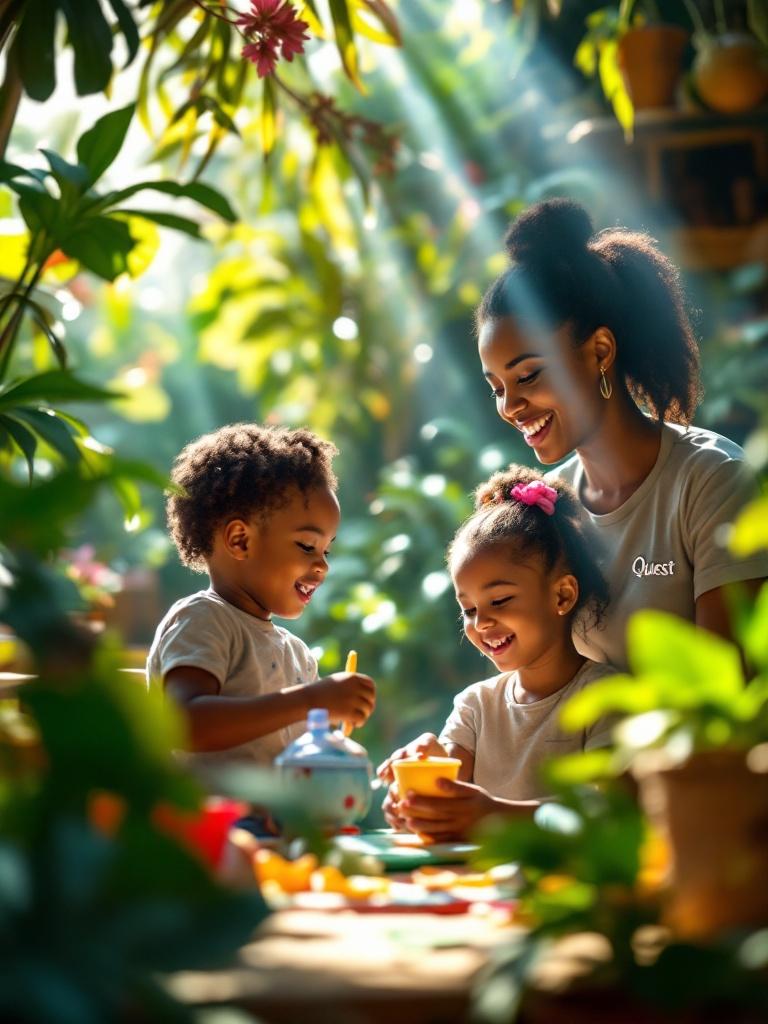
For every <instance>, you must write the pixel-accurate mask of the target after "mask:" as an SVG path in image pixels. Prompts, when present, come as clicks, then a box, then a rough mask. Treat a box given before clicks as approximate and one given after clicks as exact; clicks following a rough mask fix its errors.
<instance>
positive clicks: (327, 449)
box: [166, 423, 338, 572]
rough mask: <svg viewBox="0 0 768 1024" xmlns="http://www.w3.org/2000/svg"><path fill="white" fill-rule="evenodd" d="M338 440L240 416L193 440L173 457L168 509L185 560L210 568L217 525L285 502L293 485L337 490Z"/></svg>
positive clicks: (194, 566)
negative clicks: (239, 419) (242, 419)
mask: <svg viewBox="0 0 768 1024" xmlns="http://www.w3.org/2000/svg"><path fill="white" fill-rule="evenodd" d="M337 454H338V449H337V448H336V446H335V445H333V444H331V443H330V442H328V441H323V440H321V439H320V438H319V437H317V436H316V435H315V434H313V433H312V431H311V430H306V429H303V428H302V429H298V430H289V429H287V428H286V427H262V426H259V425H258V424H255V423H234V424H231V425H230V426H226V427H221V428H220V429H219V430H215V431H214V432H213V433H211V434H204V435H203V436H202V437H198V438H197V440H195V441H191V442H190V443H189V444H188V445H187V446H186V447H185V448H183V449H182V451H181V452H180V453H179V455H178V456H177V457H176V460H175V461H174V464H173V470H172V472H171V481H172V482H173V484H175V485H176V489H175V490H174V491H172V492H171V493H169V495H168V499H167V502H166V514H167V519H168V527H169V529H170V532H171V537H172V538H173V541H174V543H175V544H176V547H177V549H178V552H179V557H180V558H181V561H182V562H183V563H184V565H186V566H188V567H189V568H190V569H194V570H196V571H198V572H205V570H206V559H207V558H208V557H209V556H210V555H211V553H212V551H213V541H214V535H215V532H216V530H217V529H218V528H219V527H220V526H222V525H223V524H224V523H226V522H228V521H229V520H230V519H250V518H251V517H252V516H254V515H264V514H266V513H269V512H272V511H273V510H274V509H276V508H279V507H280V506H281V505H283V504H285V503H286V501H287V495H288V492H289V491H290V490H291V489H292V488H295V487H298V488H299V490H301V491H302V492H303V493H304V494H306V493H307V492H308V491H311V490H313V489H314V488H316V487H323V486H327V487H330V488H331V490H333V491H335V490H336V487H337V483H338V482H337V480H336V476H335V474H334V472H333V469H332V467H331V463H332V460H333V457H334V456H335V455H337Z"/></svg>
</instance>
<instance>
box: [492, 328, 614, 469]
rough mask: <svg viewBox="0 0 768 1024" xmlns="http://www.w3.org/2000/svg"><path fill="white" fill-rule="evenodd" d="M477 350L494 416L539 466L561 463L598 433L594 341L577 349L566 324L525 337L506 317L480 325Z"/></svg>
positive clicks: (600, 411)
mask: <svg viewBox="0 0 768 1024" xmlns="http://www.w3.org/2000/svg"><path fill="white" fill-rule="evenodd" d="M478 351H479V354H480V362H481V363H482V367H483V374H484V376H485V378H486V380H487V381H488V383H489V385H490V387H491V392H492V394H493V397H494V398H495V400H496V411H497V412H498V414H499V416H501V418H502V419H503V420H506V421H507V423H511V424H512V426H513V427H515V428H516V429H517V430H519V431H520V432H521V434H522V435H523V437H524V438H525V441H526V444H528V445H530V447H531V448H533V450H534V452H535V453H536V458H537V459H538V460H539V462H541V463H544V465H547V466H549V465H551V464H552V463H555V462H559V461H560V459H563V458H565V456H566V455H568V454H569V453H570V452H572V451H573V450H574V449H575V448H578V447H580V446H581V445H582V444H583V443H584V442H585V441H586V440H587V439H588V438H589V437H590V436H591V435H592V434H593V433H594V431H595V430H596V428H597V426H598V423H599V421H600V416H601V413H602V411H603V410H602V408H601V406H600V402H601V398H600V391H599V385H598V379H599V377H598V375H599V370H598V360H597V355H596V353H595V350H594V346H593V345H592V344H591V341H587V342H585V343H584V344H583V345H580V346H576V345H574V344H573V342H572V340H571V337H570V329H569V327H568V326H567V325H566V326H565V327H562V328H560V330H558V331H556V332H555V333H554V334H549V335H543V334H538V335H526V334H523V333H522V332H521V331H519V330H518V328H517V327H516V325H515V323H514V321H512V320H510V319H508V318H504V319H501V320H486V322H485V323H484V324H483V325H482V327H481V328H480V334H479V341H478Z"/></svg>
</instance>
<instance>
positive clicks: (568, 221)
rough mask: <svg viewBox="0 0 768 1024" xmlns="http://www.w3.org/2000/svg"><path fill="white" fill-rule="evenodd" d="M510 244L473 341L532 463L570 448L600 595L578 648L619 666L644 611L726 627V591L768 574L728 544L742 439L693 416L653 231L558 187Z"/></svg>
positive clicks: (566, 469)
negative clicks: (611, 217)
mask: <svg viewBox="0 0 768 1024" xmlns="http://www.w3.org/2000/svg"><path fill="white" fill-rule="evenodd" d="M506 247H507V252H508V254H509V258H510V266H509V268H508V269H507V270H505V271H504V272H503V273H502V274H501V276H500V277H499V278H498V279H497V280H496V281H495V282H494V283H493V284H492V285H491V286H490V288H489V289H488V291H487V293H486V295H485V297H484V298H483V301H482V303H481V304H480V307H479V309H478V311H477V314H476V322H477V336H478V353H479V356H480V363H481V366H482V372H483V375H484V377H485V379H486V381H487V382H488V384H489V385H490V389H491V395H492V399H493V401H494V402H495V403H496V410H497V412H498V414H499V416H501V418H502V419H503V420H505V421H506V422H507V423H509V424H510V426H511V427H513V428H514V429H515V430H517V431H519V432H520V433H521V434H522V435H523V438H524V440H525V442H526V444H528V445H529V446H530V447H531V449H532V450H533V452H534V453H535V455H536V458H537V459H538V460H539V462H540V463H542V464H543V465H545V466H553V465H554V464H556V463H558V462H560V461H561V460H563V459H565V458H566V457H568V456H571V458H569V459H568V461H567V462H566V463H565V464H564V465H561V466H559V467H558V468H557V469H556V470H553V471H552V475H555V474H556V475H557V476H559V477H561V478H562V479H564V480H567V481H568V483H570V484H571V486H572V487H573V488H574V490H575V491H576V493H577V495H578V497H579V500H580V502H581V504H582V506H583V509H584V516H585V518H586V519H587V520H588V521H589V523H590V526H591V527H592V530H593V534H594V535H595V536H596V537H597V538H598V543H599V545H600V550H601V551H602V552H603V556H602V558H603V561H602V563H601V567H602V568H603V571H604V573H605V576H606V579H607V582H608V587H609V593H610V602H611V603H610V607H609V610H608V613H607V615H606V618H605V622H604V624H603V625H604V628H603V629H601V630H596V629H595V628H594V626H590V627H589V628H588V629H587V632H586V634H585V636H584V637H579V638H578V641H577V642H578V645H579V649H580V650H581V651H582V652H583V653H584V654H586V655H588V656H589V657H590V658H594V659H595V660H597V661H609V662H611V663H613V664H614V665H616V666H618V667H620V668H623V667H625V666H626V625H627V621H628V619H629V617H630V616H631V615H632V613H633V612H635V611H636V610H638V609H640V608H657V609H661V610H664V611H668V612H672V613H673V614H675V615H679V616H680V617H681V618H684V619H688V620H689V621H691V622H695V623H696V624H697V625H699V626H703V627H704V628H706V629H710V630H712V631H714V632H716V633H720V634H722V635H726V636H728V635H729V633H730V622H729V616H728V610H727V601H726V598H725V595H724V588H725V587H726V586H727V585H729V584H732V583H735V582H744V581H760V580H762V579H763V578H764V577H766V576H768V553H765V552H762V553H759V554H756V555H754V556H752V557H751V558H747V559H744V560H740V559H737V558H735V557H734V556H733V555H731V554H730V553H729V551H728V549H727V547H726V546H725V542H724V537H725V536H726V534H727V527H728V524H729V523H731V522H732V521H733V520H734V518H735V517H736V516H737V515H738V513H739V512H740V510H741V509H742V508H743V506H744V505H745V504H746V503H747V502H748V501H749V500H750V498H751V497H752V496H753V495H754V493H755V490H756V487H755V479H754V474H753V473H751V472H750V470H749V468H748V467H747V466H746V464H745V462H744V453H743V452H742V450H741V448H739V447H738V445H736V444H734V443H733V442H732V441H729V440H728V439H727V438H725V437H721V436H720V435H718V434H715V433H713V432H712V431H710V430H704V429H702V428H701V427H695V426H692V425H691V420H692V418H693V415H694V412H695V410H696V406H697V404H698V401H699V399H700V397H701V384H700V380H699V352H698V348H697V345H696V339H695V338H694V335H693V331H692V329H691V325H690V322H689V320H688V316H687V314H686V309H685V303H684V297H683V292H682V289H681V287H680V281H679V275H678V272H677V269H676V268H675V266H674V265H673V264H672V263H671V262H670V261H669V260H668V259H667V257H666V256H664V255H663V253H661V252H660V251H659V249H658V247H657V246H656V243H655V242H654V240H653V239H652V238H650V237H649V236H648V235H645V234H641V233H638V232H635V231H628V230H627V229H625V228H610V229H607V230H605V231H600V232H598V233H596V234H595V233H593V230H592V224H591V222H590V219H589V215H588V214H587V212H586V211H585V210H584V209H583V208H582V207H580V206H578V205H577V204H576V203H573V202H569V201H567V200H564V199H553V200H547V201H545V202H543V203H539V204H537V205H536V206H533V207H531V208H530V209H529V210H526V211H525V213H523V214H522V215H521V216H520V217H518V218H517V220H516V221H515V222H514V223H513V224H512V226H511V227H510V229H509V231H508V233H507V237H506ZM758 585H759V583H757V582H753V583H752V584H751V586H752V587H754V588H755V589H756V588H757V586H758Z"/></svg>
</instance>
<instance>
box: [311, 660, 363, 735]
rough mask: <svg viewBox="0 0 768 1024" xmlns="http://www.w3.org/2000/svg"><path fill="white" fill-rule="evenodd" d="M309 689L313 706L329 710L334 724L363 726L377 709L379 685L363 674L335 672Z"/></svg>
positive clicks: (312, 684)
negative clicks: (347, 723)
mask: <svg viewBox="0 0 768 1024" xmlns="http://www.w3.org/2000/svg"><path fill="white" fill-rule="evenodd" d="M306 689H307V694H306V696H307V699H308V700H309V701H310V705H309V706H310V707H313V708H327V709H328V715H329V717H330V719H331V721H332V722H351V723H352V725H354V726H360V725H363V724H364V723H365V722H366V721H367V720H368V718H369V717H370V715H371V712H372V711H373V709H374V707H375V705H376V684H375V683H374V681H373V680H372V679H371V677H370V676H364V675H361V674H360V673H359V672H334V673H333V675H332V676H325V677H324V678H323V679H318V680H317V682H316V683H309V684H308V685H307V687H306Z"/></svg>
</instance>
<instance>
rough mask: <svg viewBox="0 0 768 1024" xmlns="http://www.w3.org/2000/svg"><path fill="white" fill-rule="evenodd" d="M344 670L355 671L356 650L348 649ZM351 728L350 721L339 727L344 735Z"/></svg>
mask: <svg viewBox="0 0 768 1024" xmlns="http://www.w3.org/2000/svg"><path fill="white" fill-rule="evenodd" d="M344 671H345V672H357V651H350V652H349V654H348V655H347V663H346V665H345V666H344ZM353 729H354V726H353V725H352V723H351V722H344V724H343V725H342V727H341V731H342V732H343V733H344V735H345V736H349V734H350V733H351V732H352V730H353Z"/></svg>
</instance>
